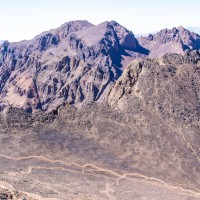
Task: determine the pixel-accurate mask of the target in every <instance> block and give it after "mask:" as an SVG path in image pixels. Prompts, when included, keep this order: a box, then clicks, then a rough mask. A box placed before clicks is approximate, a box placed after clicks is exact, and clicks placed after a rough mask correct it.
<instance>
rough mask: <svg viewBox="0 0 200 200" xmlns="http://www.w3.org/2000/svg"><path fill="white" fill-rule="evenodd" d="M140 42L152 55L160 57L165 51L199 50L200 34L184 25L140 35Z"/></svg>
mask: <svg viewBox="0 0 200 200" xmlns="http://www.w3.org/2000/svg"><path fill="white" fill-rule="evenodd" d="M138 40H139V43H140V45H141V46H144V47H145V48H146V49H149V50H150V51H151V53H150V56H151V57H159V56H162V55H164V54H165V53H181V54H183V53H184V51H185V50H186V49H190V50H198V49H199V48H200V36H198V35H197V34H195V33H193V32H190V31H189V30H187V29H185V28H184V27H182V26H179V27H178V28H176V27H174V28H172V29H167V28H166V29H163V30H161V31H159V32H157V33H156V34H151V35H149V36H147V37H140V38H139V39H138Z"/></svg>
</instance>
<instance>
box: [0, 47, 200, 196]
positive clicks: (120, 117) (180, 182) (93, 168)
mask: <svg viewBox="0 0 200 200" xmlns="http://www.w3.org/2000/svg"><path fill="white" fill-rule="evenodd" d="M199 75H200V52H199V51H192V52H186V54H185V55H178V54H167V55H165V56H163V57H161V58H159V59H149V58H145V59H141V60H135V61H133V62H132V63H130V64H129V65H128V66H127V68H126V69H125V70H124V72H123V74H122V76H121V77H120V78H119V79H118V80H117V81H116V83H115V84H113V86H112V88H111V89H110V90H109V92H108V96H107V98H106V99H107V102H106V101H104V102H93V103H92V102H91V103H88V104H85V105H83V106H82V107H80V108H76V107H74V106H73V105H69V104H62V105H60V106H59V107H58V108H57V109H56V110H53V111H52V112H50V113H47V112H42V111H40V112H38V113H34V114H31V113H27V112H25V111H24V110H22V109H17V108H12V107H10V108H9V109H6V110H4V112H3V113H1V116H0V126H1V128H0V157H1V161H2V162H0V183H1V184H2V185H4V186H6V184H7V185H10V187H11V186H12V187H11V188H13V190H17V191H20V193H22V194H23V193H24V192H26V193H25V194H27V195H29V196H30V195H31V196H32V197H36V199H59V200H62V199H77V200H86V199H87V200H88V199H93V200H97V199H109V200H118V199H122V200H129V199H136V200H141V199H146V200H152V199H153V200H162V199H165V200H180V199H181V200H197V199H200V179H199V176H200V149H199V142H200V135H199V130H200V123H199V122H200V90H199V88H200V78H199V77H200V76H199ZM58 180H59V181H58ZM33 194H35V196H34V195H33Z"/></svg>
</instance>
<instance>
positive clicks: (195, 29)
mask: <svg viewBox="0 0 200 200" xmlns="http://www.w3.org/2000/svg"><path fill="white" fill-rule="evenodd" d="M187 29H188V30H190V31H192V32H195V33H197V34H199V35H200V27H187Z"/></svg>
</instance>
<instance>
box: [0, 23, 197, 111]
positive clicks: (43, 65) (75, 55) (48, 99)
mask: <svg viewBox="0 0 200 200" xmlns="http://www.w3.org/2000/svg"><path fill="white" fill-rule="evenodd" d="M199 47H200V36H199V35H197V34H195V33H192V32H189V31H188V30H186V29H184V28H183V27H179V28H173V29H172V30H168V29H164V30H162V31H160V32H159V33H157V34H155V35H149V36H148V37H141V38H139V39H136V38H135V36H134V34H133V33H132V32H131V31H129V30H127V29H126V28H125V27H123V26H121V25H120V24H118V23H117V22H114V21H111V22H103V23H101V24H99V25H97V26H95V25H93V24H91V23H89V22H87V21H72V22H68V23H65V24H63V25H62V26H61V27H59V28H57V29H53V30H50V31H47V32H44V33H42V34H40V35H38V36H36V37H35V38H33V39H32V40H29V41H21V42H17V43H9V42H8V41H5V42H4V43H3V44H2V45H1V46H0V51H1V52H0V110H1V111H3V110H4V109H5V108H6V107H8V106H9V105H12V106H14V107H18V108H23V109H25V110H26V111H28V112H33V111H35V110H52V109H53V108H56V107H57V106H58V105H60V104H61V103H62V102H69V103H71V104H74V105H76V106H79V105H82V104H85V103H87V102H90V101H98V102H102V101H104V100H105V99H106V98H107V94H108V93H109V91H110V89H111V87H112V84H113V83H115V81H116V80H117V79H118V78H119V77H120V76H121V74H122V72H123V71H124V69H125V68H126V66H127V64H128V63H130V62H131V61H133V60H134V59H136V58H143V57H147V56H150V57H160V56H161V55H163V54H165V53H182V54H183V53H184V51H185V50H186V49H188V50H189V49H190V50H195V49H196V50H198V49H199Z"/></svg>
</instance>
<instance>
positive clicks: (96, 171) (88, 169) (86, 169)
mask: <svg viewBox="0 0 200 200" xmlns="http://www.w3.org/2000/svg"><path fill="white" fill-rule="evenodd" d="M0 157H2V158H5V159H9V160H15V161H23V160H29V159H36V160H42V161H46V162H48V163H53V164H63V166H65V167H71V168H70V169H67V168H65V167H42V166H29V167H28V170H27V172H26V173H27V174H30V173H31V172H32V170H40V169H45V170H62V171H70V172H72V173H86V174H87V173H89V174H91V173H92V174H93V175H111V176H114V177H115V178H116V179H117V185H119V184H120V181H121V180H123V179H127V180H130V181H131V180H136V179H137V180H139V181H145V182H149V183H151V184H153V185H156V186H158V187H162V188H165V189H169V190H175V191H178V192H180V193H183V194H187V195H189V196H193V197H196V198H199V199H200V189H198V188H195V187H191V186H188V185H178V186H174V185H171V184H170V183H166V182H165V181H162V180H160V179H157V178H154V177H147V176H145V175H142V174H139V173H127V174H119V173H117V172H114V171H112V170H109V169H105V168H101V167H98V166H95V165H93V164H85V165H79V164H77V163H66V162H64V161H62V160H51V159H49V158H46V157H43V156H27V157H19V158H15V157H11V156H6V155H3V154H0ZM73 167H74V168H75V169H72V168H73ZM185 188H190V189H185Z"/></svg>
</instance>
